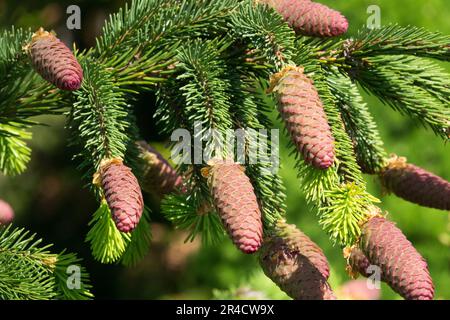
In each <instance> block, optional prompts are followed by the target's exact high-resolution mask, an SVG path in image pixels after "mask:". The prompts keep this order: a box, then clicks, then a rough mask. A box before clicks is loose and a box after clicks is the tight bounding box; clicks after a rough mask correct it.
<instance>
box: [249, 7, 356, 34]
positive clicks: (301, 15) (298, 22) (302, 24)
mask: <svg viewBox="0 0 450 320" xmlns="http://www.w3.org/2000/svg"><path fill="white" fill-rule="evenodd" d="M257 1H258V2H260V3H265V4H268V5H269V6H271V7H272V8H274V9H275V10H276V11H278V12H279V13H280V14H281V15H282V16H283V18H284V20H285V21H286V22H287V23H288V24H289V25H290V26H291V27H292V28H293V29H294V30H295V31H296V32H298V33H301V34H303V35H307V36H314V37H335V36H339V35H341V34H344V33H345V32H347V29H348V21H347V19H346V18H345V17H344V16H343V15H342V14H341V13H339V12H338V11H336V10H333V9H330V8H328V7H327V6H325V5H323V4H320V3H316V2H312V1H310V0H257Z"/></svg>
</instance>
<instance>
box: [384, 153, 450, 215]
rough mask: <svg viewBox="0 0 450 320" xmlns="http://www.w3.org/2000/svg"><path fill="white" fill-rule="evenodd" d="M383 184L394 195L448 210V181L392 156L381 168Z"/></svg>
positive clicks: (449, 191) (422, 204)
mask: <svg viewBox="0 0 450 320" xmlns="http://www.w3.org/2000/svg"><path fill="white" fill-rule="evenodd" d="M380 179H381V182H382V184H383V186H384V187H385V188H386V189H387V190H388V191H391V192H393V193H394V194H395V195H396V196H398V197H400V198H403V199H405V200H408V201H410V202H413V203H416V204H419V205H421V206H425V207H430V208H435V209H441V210H450V182H448V181H446V180H444V179H442V178H441V177H439V176H437V175H435V174H433V173H431V172H428V171H426V170H424V169H422V168H420V167H417V166H415V165H412V164H409V163H406V158H403V157H397V156H393V157H392V158H391V159H390V160H389V164H388V165H387V166H386V167H385V168H384V169H383V170H382V172H381V174H380Z"/></svg>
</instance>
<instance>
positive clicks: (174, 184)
mask: <svg viewBox="0 0 450 320" xmlns="http://www.w3.org/2000/svg"><path fill="white" fill-rule="evenodd" d="M137 144H138V146H139V149H140V151H141V154H140V157H141V159H142V160H143V167H142V169H143V175H142V189H143V190H144V191H146V192H148V193H150V194H152V195H154V196H155V197H157V198H158V199H161V198H162V197H163V196H164V195H166V194H169V193H171V192H173V191H175V190H177V189H179V188H181V187H182V185H183V178H182V177H181V176H180V175H179V174H178V173H177V171H176V170H175V169H174V168H172V166H171V165H170V164H169V162H168V161H167V160H166V159H164V157H163V156H162V155H161V154H160V153H159V152H158V151H156V150H155V149H153V148H152V147H151V146H150V145H149V144H147V143H146V142H145V141H138V142H137Z"/></svg>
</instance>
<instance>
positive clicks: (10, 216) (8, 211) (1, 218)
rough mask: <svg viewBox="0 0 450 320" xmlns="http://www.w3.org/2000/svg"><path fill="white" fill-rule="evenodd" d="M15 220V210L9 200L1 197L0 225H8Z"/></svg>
mask: <svg viewBox="0 0 450 320" xmlns="http://www.w3.org/2000/svg"><path fill="white" fill-rule="evenodd" d="M13 220H14V210H13V208H12V207H11V206H10V205H9V203H8V202H6V201H4V200H1V199H0V226H2V225H5V226H6V225H8V224H10V223H11V222H12V221H13Z"/></svg>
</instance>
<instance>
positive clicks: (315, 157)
mask: <svg viewBox="0 0 450 320" xmlns="http://www.w3.org/2000/svg"><path fill="white" fill-rule="evenodd" d="M269 91H271V92H274V93H276V95H277V99H278V111H279V112H280V115H281V117H282V118H283V120H284V123H285V126H286V128H287V130H288V132H289V133H290V136H291V140H292V142H293V143H294V144H295V146H296V148H297V150H298V152H299V153H300V154H302V156H303V159H304V160H305V161H306V162H308V163H310V164H311V165H313V166H314V167H316V168H317V169H327V168H329V167H330V166H331V165H332V164H333V162H334V158H335V151H334V139H333V136H332V134H331V128H330V126H329V124H328V120H327V116H326V114H325V111H324V109H323V105H322V101H321V100H320V97H319V94H318V92H317V90H316V89H315V87H314V85H313V82H312V80H311V79H309V78H308V77H307V76H306V75H305V74H304V73H303V69H302V68H298V67H292V66H289V67H286V68H284V69H283V70H282V71H281V72H279V73H277V74H275V75H273V76H272V78H271V87H270V89H269Z"/></svg>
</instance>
